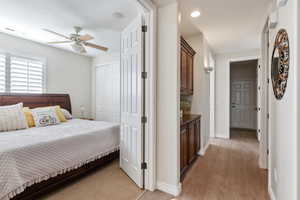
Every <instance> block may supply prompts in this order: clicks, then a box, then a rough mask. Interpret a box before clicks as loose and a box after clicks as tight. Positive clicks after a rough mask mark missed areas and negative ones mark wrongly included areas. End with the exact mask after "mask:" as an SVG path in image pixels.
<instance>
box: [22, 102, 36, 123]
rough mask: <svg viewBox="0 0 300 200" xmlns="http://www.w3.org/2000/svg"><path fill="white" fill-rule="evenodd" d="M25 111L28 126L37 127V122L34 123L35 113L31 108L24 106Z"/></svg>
mask: <svg viewBox="0 0 300 200" xmlns="http://www.w3.org/2000/svg"><path fill="white" fill-rule="evenodd" d="M23 112H24V114H25V117H26V120H27V124H28V127H29V128H32V127H35V123H34V119H33V115H32V113H31V110H30V109H29V108H28V107H24V108H23Z"/></svg>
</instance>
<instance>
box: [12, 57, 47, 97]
mask: <svg viewBox="0 0 300 200" xmlns="http://www.w3.org/2000/svg"><path fill="white" fill-rule="evenodd" d="M43 88H44V63H43V62H41V61H37V60H33V59H29V58H23V57H17V56H11V58H10V92H12V93H43Z"/></svg>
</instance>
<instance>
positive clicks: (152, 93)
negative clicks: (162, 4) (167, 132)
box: [135, 0, 157, 191]
mask: <svg viewBox="0 0 300 200" xmlns="http://www.w3.org/2000/svg"><path fill="white" fill-rule="evenodd" d="M135 1H136V2H137V4H138V6H139V7H140V8H141V10H142V11H143V12H142V14H143V16H144V25H146V26H147V33H146V38H145V43H146V45H145V46H146V49H145V57H146V58H145V59H146V60H145V64H146V72H147V81H146V116H147V118H148V119H147V125H146V130H145V132H146V134H145V161H146V163H147V170H146V171H145V189H147V190H150V191H154V190H155V189H156V63H157V60H156V59H157V58H156V57H157V56H156V26H157V25H156V19H157V8H156V6H155V5H154V4H153V2H152V1H151V0H135Z"/></svg>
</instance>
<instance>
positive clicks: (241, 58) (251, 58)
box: [226, 56, 260, 139]
mask: <svg viewBox="0 0 300 200" xmlns="http://www.w3.org/2000/svg"><path fill="white" fill-rule="evenodd" d="M249 60H258V62H260V57H259V56H244V57H237V58H230V59H229V60H228V66H229V79H228V81H229V82H227V83H228V84H229V95H228V98H229V99H228V105H226V106H227V107H228V109H229V113H228V114H229V116H228V119H229V121H228V128H229V130H228V135H227V136H226V138H228V139H230V115H231V111H230V106H231V105H230V98H231V95H230V94H231V87H230V82H231V80H230V71H231V67H230V66H231V63H233V62H241V61H249Z"/></svg>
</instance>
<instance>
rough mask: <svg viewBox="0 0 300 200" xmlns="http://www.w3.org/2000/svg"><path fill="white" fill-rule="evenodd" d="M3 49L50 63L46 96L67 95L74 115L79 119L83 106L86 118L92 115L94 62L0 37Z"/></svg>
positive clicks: (0, 45) (53, 49)
mask: <svg viewBox="0 0 300 200" xmlns="http://www.w3.org/2000/svg"><path fill="white" fill-rule="evenodd" d="M0 49H2V50H4V51H8V52H11V53H16V54H21V55H27V56H32V57H40V58H46V60H47V84H46V92H47V93H67V94H70V96H71V104H72V111H73V115H74V116H77V117H80V114H81V112H80V106H81V105H83V106H84V107H85V116H86V117H90V111H91V108H90V106H91V103H90V98H91V89H90V77H91V70H90V69H91V61H92V60H91V58H90V57H86V56H81V55H77V54H75V53H72V52H68V51H65V50H61V49H58V48H54V47H49V46H47V45H42V44H39V43H36V42H32V41H29V40H25V39H21V38H17V37H14V36H10V35H7V34H4V33H0Z"/></svg>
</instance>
